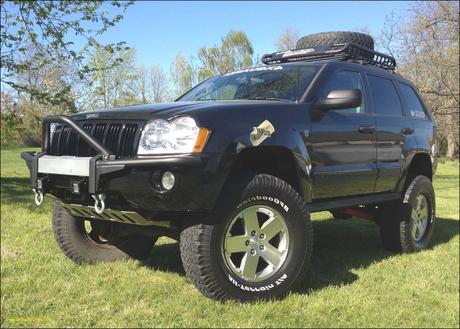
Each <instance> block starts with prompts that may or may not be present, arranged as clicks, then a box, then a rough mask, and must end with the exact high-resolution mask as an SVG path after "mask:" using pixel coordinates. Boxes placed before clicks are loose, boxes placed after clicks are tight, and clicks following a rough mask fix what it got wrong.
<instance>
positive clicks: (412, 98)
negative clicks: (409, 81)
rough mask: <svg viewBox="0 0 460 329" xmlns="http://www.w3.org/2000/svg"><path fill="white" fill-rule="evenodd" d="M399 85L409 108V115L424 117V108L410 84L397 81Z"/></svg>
mask: <svg viewBox="0 0 460 329" xmlns="http://www.w3.org/2000/svg"><path fill="white" fill-rule="evenodd" d="M399 86H400V87H401V93H402V96H403V98H404V100H405V102H406V104H407V107H408V108H409V111H410V115H411V116H413V117H416V118H425V117H426V114H425V110H424V109H423V105H422V103H421V102H420V99H419V98H418V96H417V94H416V93H415V91H414V89H412V87H411V86H408V85H406V84H405V83H401V82H400V83H399Z"/></svg>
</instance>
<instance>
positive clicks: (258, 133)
mask: <svg viewBox="0 0 460 329" xmlns="http://www.w3.org/2000/svg"><path fill="white" fill-rule="evenodd" d="M274 132H275V127H273V125H272V123H271V122H270V121H268V120H265V121H264V122H262V123H261V124H260V125H259V126H258V127H254V128H252V132H251V135H250V138H251V143H252V145H254V146H258V145H259V144H260V143H262V142H263V141H264V140H265V139H267V138H268V137H271V135H272V134H273V133H274Z"/></svg>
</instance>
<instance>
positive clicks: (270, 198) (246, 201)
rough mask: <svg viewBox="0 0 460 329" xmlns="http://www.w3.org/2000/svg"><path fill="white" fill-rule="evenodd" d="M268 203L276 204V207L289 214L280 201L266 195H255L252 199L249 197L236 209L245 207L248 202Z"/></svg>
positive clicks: (285, 206) (286, 207)
mask: <svg viewBox="0 0 460 329" xmlns="http://www.w3.org/2000/svg"><path fill="white" fill-rule="evenodd" d="M261 200H263V201H270V202H273V203H274V204H277V205H280V206H281V208H283V209H284V211H286V212H289V207H288V206H287V205H286V204H285V203H284V202H283V201H281V200H280V199H278V198H274V197H271V196H266V195H262V196H260V195H256V196H253V197H250V198H248V199H246V200H244V201H242V202H241V203H240V204H239V205H238V206H237V209H239V208H241V207H243V206H245V205H247V204H248V203H249V202H251V201H261Z"/></svg>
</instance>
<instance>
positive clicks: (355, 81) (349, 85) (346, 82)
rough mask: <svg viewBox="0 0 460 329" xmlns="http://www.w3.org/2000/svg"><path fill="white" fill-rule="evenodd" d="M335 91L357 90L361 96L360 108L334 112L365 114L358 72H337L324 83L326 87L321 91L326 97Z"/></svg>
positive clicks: (361, 83) (361, 85)
mask: <svg viewBox="0 0 460 329" xmlns="http://www.w3.org/2000/svg"><path fill="white" fill-rule="evenodd" d="M336 89H359V90H361V93H362V95H363V98H362V102H361V106H359V107H353V108H349V109H341V110H336V111H340V113H343V112H347V113H365V112H366V102H365V99H364V88H363V81H362V79H361V75H360V74H359V73H358V72H354V71H338V72H335V73H334V75H333V76H332V77H331V78H330V80H329V81H328V82H327V83H326V86H325V88H324V91H323V95H324V96H327V95H328V94H329V93H330V92H331V91H332V90H336Z"/></svg>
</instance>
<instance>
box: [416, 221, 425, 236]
mask: <svg viewBox="0 0 460 329" xmlns="http://www.w3.org/2000/svg"><path fill="white" fill-rule="evenodd" d="M417 229H418V237H421V235H422V234H423V233H424V231H425V227H424V226H423V223H422V221H421V220H418V221H417Z"/></svg>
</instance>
